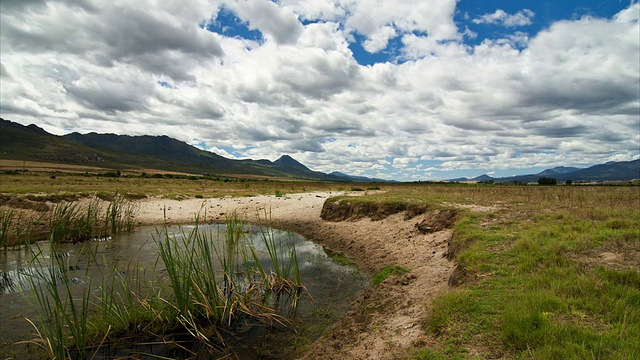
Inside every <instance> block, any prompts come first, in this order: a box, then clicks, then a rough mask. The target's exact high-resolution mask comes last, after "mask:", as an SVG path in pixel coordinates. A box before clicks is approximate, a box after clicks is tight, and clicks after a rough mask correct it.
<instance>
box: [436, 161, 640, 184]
mask: <svg viewBox="0 0 640 360" xmlns="http://www.w3.org/2000/svg"><path fill="white" fill-rule="evenodd" d="M541 177H550V178H554V179H556V180H558V181H563V182H564V181H568V180H570V181H573V182H576V181H596V182H599V181H618V180H632V179H640V159H637V160H632V161H622V162H614V161H611V162H608V163H605V164H599V165H594V166H591V167H588V168H584V169H583V168H577V167H565V166H558V167H554V168H551V169H546V170H544V171H542V172H539V173H537V174H527V175H517V176H509V177H501V178H494V177H491V176H489V175H487V174H483V175H480V176H478V177H475V178H472V179H468V178H457V179H451V180H449V181H453V182H464V181H469V182H471V181H473V182H494V183H530V182H537V181H538V179H540V178H541Z"/></svg>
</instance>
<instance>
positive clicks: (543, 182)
mask: <svg viewBox="0 0 640 360" xmlns="http://www.w3.org/2000/svg"><path fill="white" fill-rule="evenodd" d="M557 184H558V180H556V178H552V177H544V176H543V177H541V178H540V179H538V185H557Z"/></svg>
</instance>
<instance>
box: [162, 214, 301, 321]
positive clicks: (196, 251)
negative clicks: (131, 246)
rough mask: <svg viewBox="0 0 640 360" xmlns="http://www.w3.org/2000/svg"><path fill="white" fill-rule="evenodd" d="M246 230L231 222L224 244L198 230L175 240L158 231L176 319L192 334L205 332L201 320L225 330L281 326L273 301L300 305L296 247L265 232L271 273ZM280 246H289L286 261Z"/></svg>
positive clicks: (196, 228)
mask: <svg viewBox="0 0 640 360" xmlns="http://www.w3.org/2000/svg"><path fill="white" fill-rule="evenodd" d="M244 228H245V226H244V224H243V223H242V222H241V221H240V220H238V218H237V217H233V218H231V219H230V220H229V221H228V222H227V228H226V231H225V235H226V238H225V239H224V241H212V240H213V239H212V236H211V234H207V233H203V232H202V231H201V230H200V228H199V226H197V225H196V226H195V227H194V228H193V229H192V230H191V231H190V232H189V233H185V232H183V233H181V234H179V235H174V236H171V235H169V233H168V231H167V229H164V230H161V231H159V234H160V236H159V237H158V239H157V240H156V242H157V243H158V249H159V255H160V258H161V259H162V261H163V263H164V266H165V268H166V272H167V277H168V280H167V281H168V284H169V287H170V288H171V290H172V298H171V299H170V301H169V300H168V302H171V303H173V304H175V306H174V308H175V310H176V312H177V318H179V319H181V321H182V324H183V325H187V324H188V325H189V331H190V332H193V331H200V330H199V329H197V328H195V327H194V324H197V323H198V322H199V321H200V322H206V323H208V324H213V325H216V326H226V327H228V326H233V325H234V324H235V323H237V322H238V321H240V320H243V321H259V322H267V323H274V322H275V323H279V324H282V323H284V322H285V320H284V318H283V317H282V316H280V315H278V313H277V308H276V307H275V306H273V302H272V301H270V299H271V298H272V297H273V296H281V295H282V294H284V293H287V294H290V295H293V296H294V297H295V299H296V301H295V303H297V298H298V297H299V296H300V294H301V293H302V291H301V289H304V287H303V286H302V284H301V280H300V274H299V269H298V267H297V257H296V253H295V247H294V246H293V245H290V244H289V245H280V244H277V242H276V239H275V237H274V236H273V233H271V235H268V234H269V233H268V232H267V231H265V230H264V229H263V228H262V229H263V230H261V234H262V236H261V240H262V241H263V242H264V243H263V245H264V246H265V248H266V249H267V253H268V256H267V262H268V263H269V264H271V265H272V268H271V269H269V271H267V270H265V267H264V266H263V265H261V263H262V262H264V259H262V258H260V257H259V256H258V252H257V251H256V250H255V247H254V246H253V244H251V243H250V242H249V241H247V238H246V236H245V232H244ZM218 240H220V239H218ZM215 244H221V245H219V246H216V245H215ZM280 246H287V251H286V252H285V253H284V254H285V256H287V258H286V261H285V259H282V256H283V255H281V254H280V252H279V251H278V250H279V249H278V247H280ZM294 263H295V264H294ZM293 289H296V291H293ZM298 290H300V291H298ZM198 320H199V321H198Z"/></svg>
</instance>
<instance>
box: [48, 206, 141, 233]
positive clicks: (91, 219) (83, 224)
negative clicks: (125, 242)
mask: <svg viewBox="0 0 640 360" xmlns="http://www.w3.org/2000/svg"><path fill="white" fill-rule="evenodd" d="M102 204H103V203H102V202H101V200H100V199H99V198H97V197H94V198H92V199H90V200H89V202H88V203H87V204H81V203H79V202H61V203H59V204H56V205H55V206H54V207H53V208H52V209H51V212H50V214H49V239H50V240H51V241H52V242H54V243H58V242H80V241H86V240H90V239H92V238H94V237H98V236H108V235H116V234H122V233H127V232H132V231H133V230H134V227H135V216H136V213H137V209H138V208H137V206H136V205H135V204H134V203H131V202H129V201H128V200H126V199H125V198H124V197H122V196H116V197H115V198H114V199H113V200H112V201H111V202H110V203H109V205H108V206H107V208H106V209H104V207H103V205H102Z"/></svg>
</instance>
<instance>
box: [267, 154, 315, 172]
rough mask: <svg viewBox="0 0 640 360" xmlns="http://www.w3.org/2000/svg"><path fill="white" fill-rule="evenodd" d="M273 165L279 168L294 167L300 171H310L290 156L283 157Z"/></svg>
mask: <svg viewBox="0 0 640 360" xmlns="http://www.w3.org/2000/svg"><path fill="white" fill-rule="evenodd" d="M273 163H274V164H276V165H278V166H287V167H294V168H298V169H305V170H309V168H307V167H306V166H304V165H302V164H301V163H300V162H298V161H297V160H296V159H294V158H292V157H291V156H289V155H282V156H280V158H279V159H278V160H276V161H274V162H273Z"/></svg>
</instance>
